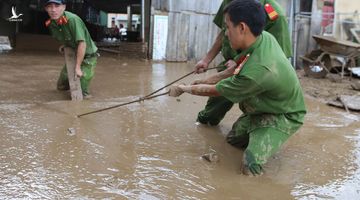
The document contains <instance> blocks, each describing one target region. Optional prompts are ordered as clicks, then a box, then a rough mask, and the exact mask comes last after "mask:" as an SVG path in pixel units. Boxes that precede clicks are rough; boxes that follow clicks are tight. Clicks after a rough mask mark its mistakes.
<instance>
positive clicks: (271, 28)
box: [214, 0, 292, 60]
mask: <svg viewBox="0 0 360 200" xmlns="http://www.w3.org/2000/svg"><path fill="white" fill-rule="evenodd" d="M231 1H232V0H224V1H223V2H222V4H221V6H220V8H219V10H218V12H217V14H216V16H215V18H214V23H215V24H216V25H217V26H218V27H219V28H221V29H222V33H223V34H224V40H223V45H222V48H221V52H222V55H223V56H224V58H225V60H229V59H233V58H234V57H235V56H236V55H237V53H236V51H235V50H232V49H231V46H230V42H229V39H228V38H227V37H226V36H225V31H226V26H225V21H224V13H223V10H224V8H225V6H226V5H227V4H229V3H230V2H231ZM260 3H261V4H262V5H265V4H266V3H269V4H271V5H272V7H273V8H274V9H275V11H276V12H277V13H278V15H279V17H278V18H277V19H276V20H274V21H271V20H270V18H269V17H267V18H266V25H265V31H268V32H269V33H271V34H272V35H273V36H274V37H275V38H276V40H277V41H278V43H279V44H280V46H281V48H282V50H283V52H284V53H285V55H286V57H287V58H289V57H291V56H292V50H291V40H290V34H289V27H288V23H287V18H286V16H285V13H284V11H283V10H282V8H281V6H280V5H279V4H278V3H277V2H276V1H275V0H260Z"/></svg>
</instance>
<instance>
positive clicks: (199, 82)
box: [191, 79, 205, 85]
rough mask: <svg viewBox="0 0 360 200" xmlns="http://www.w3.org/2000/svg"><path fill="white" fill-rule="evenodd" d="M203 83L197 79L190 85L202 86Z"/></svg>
mask: <svg viewBox="0 0 360 200" xmlns="http://www.w3.org/2000/svg"><path fill="white" fill-rule="evenodd" d="M204 83H205V82H204V80H202V79H197V80H195V81H193V82H192V83H191V85H199V84H204Z"/></svg>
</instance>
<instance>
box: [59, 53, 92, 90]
mask: <svg viewBox="0 0 360 200" xmlns="http://www.w3.org/2000/svg"><path fill="white" fill-rule="evenodd" d="M96 63H97V57H96V56H93V57H90V58H85V59H84V60H83V62H82V63H81V70H82V72H83V76H82V77H81V78H80V83H81V90H82V93H83V95H84V96H86V95H89V94H90V92H89V85H90V81H91V79H92V78H93V77H94V74H95V67H96ZM57 89H58V90H68V89H70V86H69V79H68V74H67V69H66V65H65V66H64V67H63V68H62V70H61V72H60V76H59V79H58V82H57Z"/></svg>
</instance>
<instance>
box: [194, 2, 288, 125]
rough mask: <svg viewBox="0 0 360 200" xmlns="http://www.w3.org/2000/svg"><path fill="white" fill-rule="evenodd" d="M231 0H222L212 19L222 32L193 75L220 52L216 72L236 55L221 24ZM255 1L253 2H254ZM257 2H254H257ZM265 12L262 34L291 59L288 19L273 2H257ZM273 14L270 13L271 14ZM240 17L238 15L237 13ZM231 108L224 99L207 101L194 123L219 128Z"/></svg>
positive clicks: (223, 67) (228, 102)
mask: <svg viewBox="0 0 360 200" xmlns="http://www.w3.org/2000/svg"><path fill="white" fill-rule="evenodd" d="M231 1H232V0H223V2H222V4H221V6H220V8H219V11H218V13H217V14H216V16H215V18H214V23H215V24H216V25H217V26H218V27H219V28H220V29H221V30H222V31H221V32H220V33H219V35H218V36H217V38H216V40H215V42H214V44H213V46H212V48H211V49H210V50H209V52H208V53H207V54H206V55H205V56H204V58H202V59H201V60H200V61H199V62H198V63H197V64H196V66H195V72H196V73H202V72H205V71H206V70H207V68H208V66H209V63H211V61H212V60H213V59H214V58H215V56H216V55H217V54H218V53H219V52H221V54H222V56H223V57H224V59H225V60H224V62H222V63H220V65H219V67H220V68H219V71H222V70H224V69H225V68H226V67H225V66H226V65H227V61H229V60H230V59H233V58H234V57H235V56H236V55H237V54H238V52H237V51H235V50H233V49H232V48H231V47H230V44H229V40H228V38H227V37H226V35H225V31H226V26H225V23H224V15H223V10H224V7H225V6H226V5H228V4H229V3H230V2H231ZM254 1H255V0H254ZM256 1H257V0H256ZM259 2H260V3H261V4H262V6H263V8H264V10H265V9H267V10H268V11H269V12H268V13H267V17H266V24H265V28H264V29H265V30H266V31H268V32H269V33H271V34H272V35H273V36H274V37H275V38H276V40H277V41H278V43H279V44H280V47H281V48H282V50H283V52H284V53H285V55H286V57H288V58H289V57H291V56H292V50H291V40H290V33H289V27H288V22H287V18H286V16H285V13H284V11H283V9H282V8H281V6H280V5H279V4H278V3H277V2H276V1H275V0H260V1H259ZM271 10H273V12H271ZM240 14H241V13H240ZM232 106H233V103H232V102H231V101H229V100H227V99H226V98H224V97H210V98H209V99H208V101H207V104H206V106H205V108H204V109H203V110H202V111H200V112H199V114H198V117H197V121H198V122H200V123H202V124H210V125H213V126H214V125H218V124H219V123H220V121H221V120H222V119H223V118H224V116H225V114H226V112H228V111H229V110H230V109H231V108H232Z"/></svg>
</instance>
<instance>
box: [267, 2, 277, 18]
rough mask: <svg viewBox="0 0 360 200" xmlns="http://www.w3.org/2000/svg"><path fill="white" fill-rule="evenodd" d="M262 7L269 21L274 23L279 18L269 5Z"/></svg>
mask: <svg viewBox="0 0 360 200" xmlns="http://www.w3.org/2000/svg"><path fill="white" fill-rule="evenodd" d="M264 7H265V11H266V13H267V15H268V16H269V18H270V20H271V21H274V20H276V19H277V18H278V17H279V14H278V13H277V12H276V10H275V9H274V8H273V7H272V5H271V4H269V3H267V4H265V6H264Z"/></svg>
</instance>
